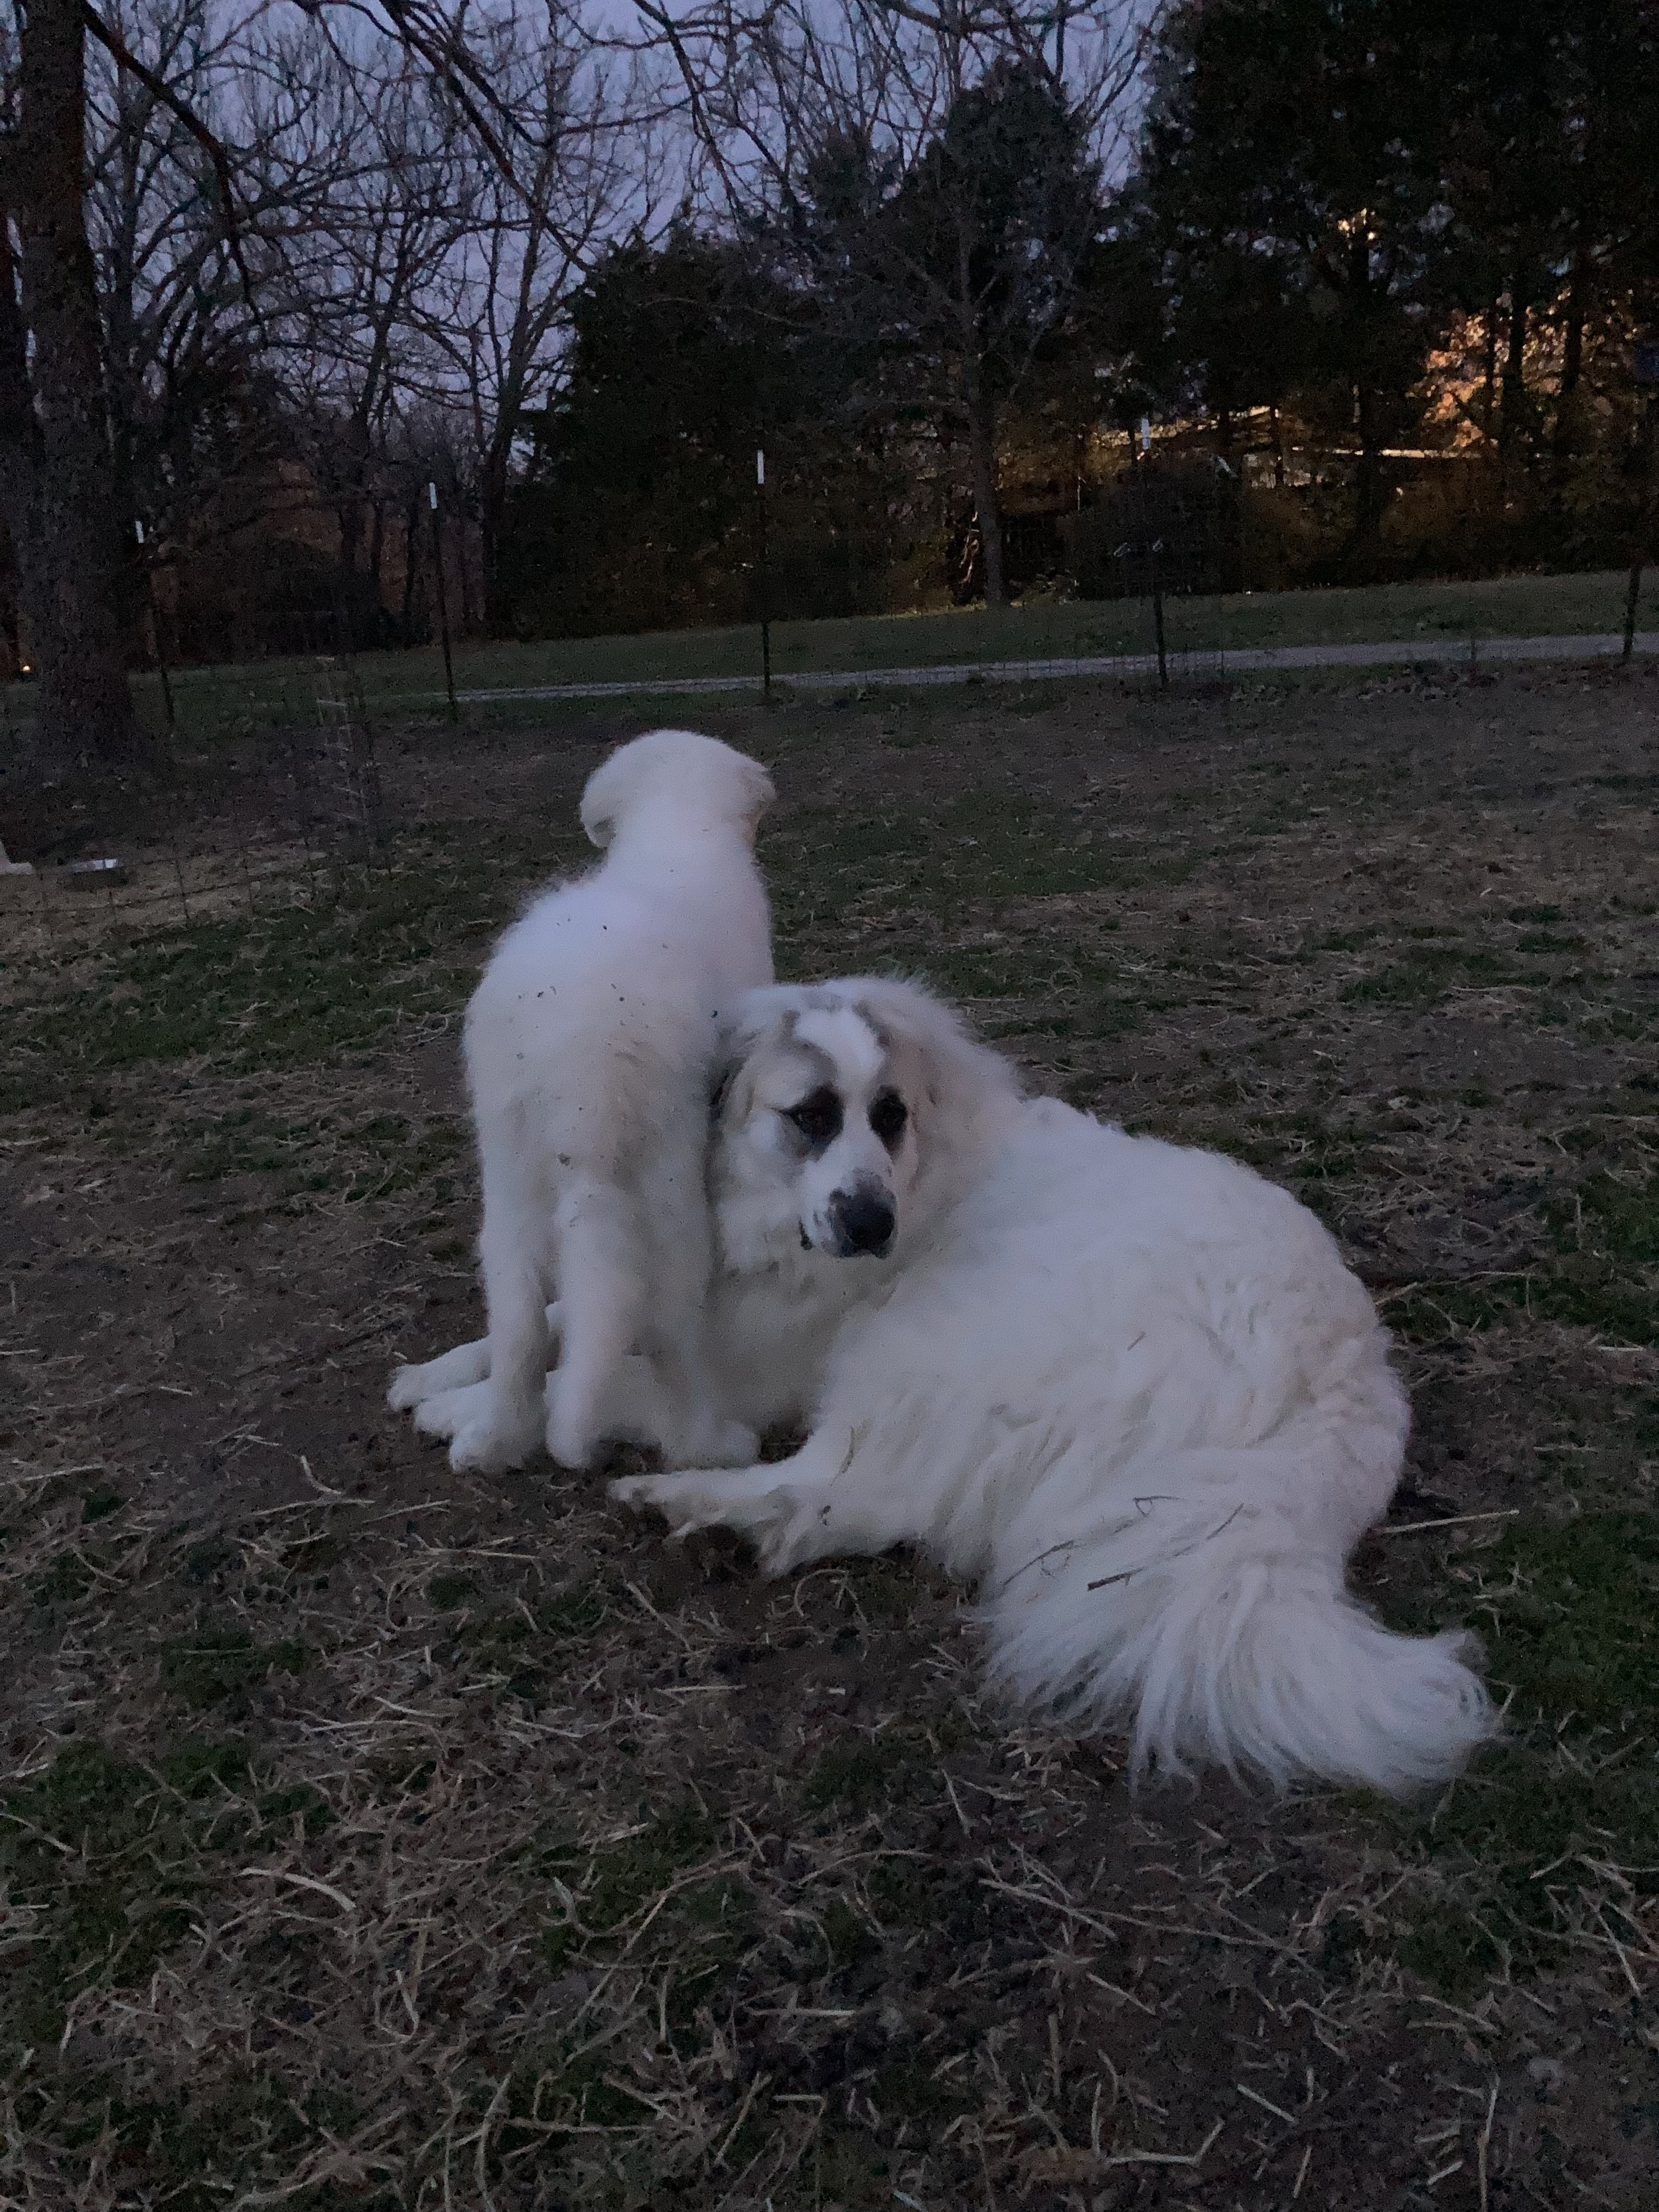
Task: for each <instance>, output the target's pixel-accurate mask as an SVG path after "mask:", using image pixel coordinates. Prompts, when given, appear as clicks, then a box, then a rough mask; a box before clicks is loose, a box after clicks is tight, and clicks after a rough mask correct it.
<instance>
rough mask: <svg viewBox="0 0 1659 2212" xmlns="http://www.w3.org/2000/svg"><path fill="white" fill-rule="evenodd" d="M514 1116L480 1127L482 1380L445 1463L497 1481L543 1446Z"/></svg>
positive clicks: (531, 1204) (532, 1288)
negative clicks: (485, 1314)
mask: <svg viewBox="0 0 1659 2212" xmlns="http://www.w3.org/2000/svg"><path fill="white" fill-rule="evenodd" d="M523 1141H524V1133H523V1131H522V1129H521V1127H519V1126H518V1121H517V1117H511V1118H506V1117H504V1118H503V1119H502V1120H501V1121H497V1122H495V1123H494V1124H492V1125H487V1124H486V1123H485V1122H484V1121H483V1120H482V1119H481V1120H480V1122H479V1125H478V1154H479V1160H480V1164H481V1166H482V1169H483V1231H482V1232H481V1234H480V1236H479V1238H478V1259H479V1263H480V1268H481V1271H482V1273H483V1287H484V1303H485V1304H486V1306H487V1307H488V1309H489V1339H488V1352H489V1366H488V1369H487V1375H488V1380H487V1381H485V1382H483V1383H481V1385H480V1395H479V1404H478V1410H477V1413H472V1414H470V1415H469V1416H468V1418H467V1419H465V1421H464V1422H463V1423H462V1425H460V1427H459V1428H458V1429H457V1430H456V1431H455V1438H454V1442H453V1443H452V1444H451V1446H450V1448H449V1463H450V1465H451V1466H452V1467H453V1468H456V1469H457V1470H458V1471H460V1470H462V1469H465V1468H476V1469H477V1471H478V1472H479V1473H480V1474H498V1473H500V1471H501V1469H502V1468H509V1467H522V1466H523V1465H524V1463H525V1462H526V1460H527V1459H529V1458H530V1457H531V1456H532V1454H533V1453H534V1452H535V1450H536V1449H537V1447H538V1445H539V1444H540V1443H541V1441H542V1435H543V1429H544V1393H545V1389H546V1385H547V1356H548V1332H547V1286H546V1285H545V1283H544V1280H543V1279H542V1267H541V1259H540V1243H539V1240H540V1238H541V1237H542V1234H543V1231H542V1225H541V1223H540V1220H539V1218H538V1215H539V1206H538V1196H539V1194H538V1190H537V1188H536V1187H535V1185H534V1183H533V1182H532V1181H530V1180H529V1179H528V1178H527V1177H526V1175H525V1173H524V1170H523V1169H522V1167H521V1165H520V1157H519V1155H520V1147H521V1146H522V1144H523Z"/></svg>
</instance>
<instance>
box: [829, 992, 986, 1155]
mask: <svg viewBox="0 0 1659 2212" xmlns="http://www.w3.org/2000/svg"><path fill="white" fill-rule="evenodd" d="M856 989H857V992H858V996H857V997H856V998H855V1000H854V1004H855V1005H856V1006H858V1010H859V1012H860V1013H861V1014H862V1015H863V1017H864V1018H865V1019H866V1021H867V1022H868V1023H869V1024H870V1026H871V1028H872V1030H875V1032H876V1034H877V1035H878V1036H879V1037H880V1038H881V1039H882V1041H883V1042H884V1045H885V1046H886V1048H887V1049H888V1050H889V1052H890V1053H891V1054H892V1056H893V1059H894V1061H895V1064H896V1066H902V1068H903V1069H904V1071H905V1077H906V1079H907V1081H908V1086H909V1088H910V1089H911V1090H912V1091H915V1092H916V1093H917V1094H919V1095H918V1096H917V1097H913V1098H912V1100H911V1103H913V1104H915V1103H919V1104H921V1107H922V1109H923V1110H924V1116H925V1117H926V1118H929V1119H933V1120H935V1121H943V1122H944V1123H945V1124H946V1125H947V1126H949V1127H954V1128H965V1127H967V1126H969V1124H970V1123H971V1122H972V1121H975V1119H976V1118H977V1116H978V1115H979V1114H980V1112H981V1110H982V1109H984V1108H986V1107H987V1106H988V1105H990V1104H991V1103H992V1102H993V1101H996V1100H1002V1099H1008V1098H1013V1097H1018V1094H1019V1079H1018V1076H1017V1075H1016V1073H1015V1072H1014V1070H1013V1068H1012V1066H1011V1065H1010V1064H1009V1062H1008V1061H1007V1060H1005V1059H1004V1058H1003V1057H1002V1055H1001V1054H1000V1053H998V1052H994V1051H993V1050H992V1049H991V1048H990V1047H989V1046H988V1045H984V1044H981V1042H979V1040H978V1038H977V1037H975V1036H974V1035H973V1033H972V1031H971V1030H969V1027H968V1025H967V1024H966V1023H965V1022H964V1021H963V1018H962V1017H961V1016H960V1015H959V1014H957V1012H954V1010H953V1009H952V1008H951V1007H949V1006H945V1004H943V1002H942V1001H941V1000H938V999H936V998H934V997H933V994H932V993H931V992H928V991H925V990H923V989H922V988H921V987H920V986H919V985H917V984H915V983H908V982H903V981H898V980H896V979H893V980H889V979H888V978H885V977H884V978H881V979H880V980H874V979H872V980H871V981H867V982H861V983H860V984H859V985H858V986H857V987H856Z"/></svg>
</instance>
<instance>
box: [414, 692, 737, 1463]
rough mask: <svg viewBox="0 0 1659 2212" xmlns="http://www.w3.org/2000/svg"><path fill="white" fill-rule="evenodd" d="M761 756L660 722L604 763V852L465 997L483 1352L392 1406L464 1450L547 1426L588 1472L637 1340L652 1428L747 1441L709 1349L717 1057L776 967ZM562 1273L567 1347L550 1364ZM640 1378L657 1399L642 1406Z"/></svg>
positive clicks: (564, 1457) (688, 1443) (526, 925)
mask: <svg viewBox="0 0 1659 2212" xmlns="http://www.w3.org/2000/svg"><path fill="white" fill-rule="evenodd" d="M772 795H773V792H772V782H771V779H770V777H769V775H767V773H766V771H765V769H763V768H762V767H760V766H759V764H758V763H756V762H754V761H751V760H749V759H747V758H746V757H744V755H743V754H741V753H738V752H734V751H733V750H732V748H731V747H730V746H729V745H723V744H720V743H719V742H718V741H717V740H715V739H714V738H704V737H698V736H696V735H695V734H693V733H692V732H690V731H688V730H658V731H656V732H653V734H652V735H650V736H648V737H643V738H635V741H634V742H633V743H632V744H627V745H623V746H622V747H621V748H620V749H619V750H617V751H616V752H614V753H612V754H611V757H610V758H609V759H608V760H606V761H605V763H603V764H602V765H601V766H600V767H599V769H596V770H595V772H594V774H593V775H592V776H591V777H590V778H589V779H588V782H587V785H586V789H585V790H584V791H583V793H582V801H581V821H582V827H583V829H585V830H586V832H587V835H588V836H589V837H590V838H591V839H592V842H593V843H594V844H596V845H598V846H600V847H601V848H605V861H604V863H603V865H602V866H599V868H597V869H596V870H595V871H594V872H592V874H591V875H589V876H586V877H584V878H582V879H581V880H580V882H577V883H574V884H567V885H565V886H564V887H562V888H561V889H556V890H551V891H549V892H547V893H545V894H544V896H541V897H540V898H538V899H537V901H536V902H535V903H534V904H533V905H532V906H531V907H530V908H529V909H528V910H527V911H526V913H525V914H524V915H522V916H521V917H520V920H519V921H516V922H514V923H513V926H512V927H511V928H510V929H508V930H507V933H506V934H505V935H504V936H503V937H502V938H501V941H500V943H499V944H498V945H496V947H495V952H494V954H493V955H492V957H491V958H490V961H489V966H488V968H487V969H485V971H484V975H483V981H482V982H481V983H480V984H479V986H478V988H477V992H476V993H475V994H474V996H473V999H472V1001H471V1005H470V1006H468V1008H467V1014H466V1029H465V1046H466V1072H467V1084H468V1088H469V1091H470V1092H471V1100H472V1111H473V1118H474V1121H475V1123H476V1126H477V1139H478V1156H479V1164H480V1168H481V1170H482V1180H483V1231H482V1233H481V1235H480V1237H479V1240H478V1250H479V1257H480V1260H481V1262H482V1267H483V1286H484V1297H485V1301H486V1304H487V1306H488V1310H489V1339H488V1352H487V1364H486V1366H485V1369H484V1373H485V1375H486V1376H487V1380H485V1381H483V1383H482V1385H481V1386H480V1387H477V1388H475V1389H471V1390H470V1391H469V1392H467V1393H466V1394H465V1398H464V1399H461V1400H456V1399H454V1398H453V1397H452V1396H450V1395H447V1394H448V1393H449V1392H451V1390H452V1389H453V1385H454V1384H455V1383H459V1382H471V1380H472V1379H473V1377H474V1376H475V1373H476V1372H477V1362H476V1360H474V1359H471V1358H463V1359H461V1360H460V1361H459V1364H458V1361H457V1358H456V1356H455V1355H453V1354H452V1355H449V1356H448V1357H447V1358H443V1359H438V1360H434V1361H430V1362H428V1364H426V1365H425V1366H422V1367H406V1368H404V1370H402V1371H401V1372H400V1373H399V1374H398V1376H396V1378H395V1379H394V1381H393V1383H392V1389H391V1393H390V1400H391V1403H392V1406H393V1407H398V1408H403V1407H418V1408H420V1413H419V1416H418V1418H419V1419H420V1422H421V1425H422V1426H423V1427H425V1428H427V1429H428V1430H429V1431H434V1432H435V1433H438V1434H442V1435H447V1436H450V1437H453V1443H452V1446H451V1449H450V1461H451V1464H452V1465H453V1466H454V1467H456V1468H483V1469H487V1470H494V1469H498V1468H507V1467H516V1466H520V1465H522V1463H523V1462H524V1461H525V1460H526V1459H527V1458H528V1457H529V1456H530V1455H532V1453H533V1452H534V1451H536V1450H537V1449H539V1448H540V1446H541V1444H542V1443H543V1440H544V1437H545V1442H546V1446H547V1449H548V1450H549V1451H550V1452H551V1454H552V1455H553V1456H554V1458H555V1459H556V1460H560V1461H562V1462H563V1463H564V1464H565V1465H566V1466H567V1467H578V1468H579V1467H585V1466H586V1464H587V1462H588V1460H589V1458H590V1456H591V1455H592V1450H593V1448H594V1445H595V1444H596V1443H598V1442H599V1438H600V1437H601V1436H602V1435H603V1434H604V1433H605V1427H606V1407H607V1405H608V1403H609V1401H610V1398H611V1395H612V1394H613V1393H614V1391H615V1389H616V1387H617V1376H618V1372H619V1370H620V1369H621V1367H622V1363H623V1361H624V1359H625V1358H627V1357H628V1355H629V1353H630V1352H639V1353H642V1354H644V1355H645V1356H646V1359H647V1367H646V1369H645V1370H644V1371H643V1373H641V1371H639V1370H638V1369H637V1367H636V1369H635V1374H634V1376H633V1380H632V1383H631V1385H630V1389H631V1393H632V1396H633V1399H634V1401H635V1412H636V1415H637V1417H638V1418H639V1419H641V1422H642V1424H643V1428H644V1432H645V1433H646V1434H647V1435H648V1436H649V1437H651V1439H652V1440H653V1441H654V1442H656V1443H659V1444H660V1445H661V1446H662V1448H663V1449H664V1450H665V1452H666V1453H667V1454H668V1455H670V1456H671V1457H674V1458H678V1459H690V1460H697V1461H709V1462H715V1463H720V1462H726V1461H730V1460H733V1459H747V1458H750V1457H752V1456H753V1454H754V1450H755V1437H754V1433H753V1431H750V1430H749V1429H746V1428H745V1427H744V1426H743V1425H741V1424H739V1423H737V1422H735V1421H732V1420H731V1419H729V1418H727V1416H726V1413H725V1412H724V1410H723V1408H722V1407H721V1404H720V1393H719V1389H718V1386H717V1384H716V1383H715V1381H714V1377H713V1376H712V1374H711V1371H710V1368H709V1363H708V1353H707V1350H706V1346H705V1341H704V1338H705V1328H706V1321H707V1291H708V1270H709V1263H710V1258H711V1235H710V1225H709V1217H708V1195H707V1190H706V1186H705V1182H704V1161H705V1154H706V1148H707V1136H708V1086H709V1076H708V1068H709V1061H710V1057H711V1054H712V1053H713V1051H714V1044H715V1040H716V1036H717V1035H718V1033H719V1030H718V1025H719V1024H720V1018H721V1017H722V1015H725V1014H729V1013H730V1011H731V1009H732V1004H733V1001H734V1000H736V999H737V998H738V994H740V993H742V992H743V991H744V990H746V989H748V988H749V987H750V986H752V985H755V984H757V983H764V982H768V981H770V978H771V974H772V951H771V937H770V929H769V917H768V914H767V905H766V894H765V891H764V890H763V886H762V884H761V880H760V876H759V872H758V871H757V868H756V866H755V861H754V836H755V828H756V824H757V822H758V821H759V819H760V817H761V815H762V813H763V811H764V810H765V808H766V806H767V805H768V803H769V801H770V799H771V798H772ZM555 1285H556V1286H557V1290H558V1297H559V1308H560V1321H561V1333H562V1357H561V1358H560V1362H559V1366H558V1370H557V1372H556V1374H555V1375H554V1376H552V1377H550V1378H549V1377H548V1376H547V1365H548V1352H549V1333H548V1327H547V1322H546V1318H545V1307H546V1301H547V1299H548V1297H549V1296H550V1292H551V1291H553V1289H554V1287H555ZM641 1395H643V1396H644V1398H645V1400H646V1401H647V1402H646V1403H645V1405H644V1407H643V1408H642V1410H641V1408H640V1407H639V1405H638V1401H640V1399H641Z"/></svg>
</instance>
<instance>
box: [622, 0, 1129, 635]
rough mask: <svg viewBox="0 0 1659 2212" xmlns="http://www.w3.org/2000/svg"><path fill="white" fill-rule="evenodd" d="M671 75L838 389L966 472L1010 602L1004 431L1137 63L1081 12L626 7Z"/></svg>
mask: <svg viewBox="0 0 1659 2212" xmlns="http://www.w3.org/2000/svg"><path fill="white" fill-rule="evenodd" d="M635 6H636V10H637V14H638V17H639V21H640V23H641V31H640V34H639V35H640V40H641V44H642V46H645V47H646V48H647V50H648V51H651V52H662V53H665V54H666V55H667V56H668V57H670V58H671V61H672V63H673V65H674V68H675V70H676V72H677V74H678V81H679V82H680V85H681V87H682V88H683V98H684V118H685V120H686V122H687V125H688V126H689V127H690V131H692V132H693V134H694V135H695V139H696V145H697V147H698V149H699V152H700V155H701V157H702V165H701V182H702V189H703V190H704V191H705V192H706V193H707V194H708V196H709V197H710V199H711V201H712V203H713V204H714V205H715V206H716V207H718V208H719V209H720V211H721V212H722V213H724V214H726V215H727V216H731V217H733V218H735V219H736V220H738V222H741V223H746V224H749V225H751V226H759V227H763V228H766V229H768V230H769V231H770V232H771V234H773V235H774V236H775V237H779V236H781V237H782V238H784V239H785V240H787V241H788V242H789V243H790V244H791V245H792V246H793V247H794V249H795V250H796V251H797V252H798V253H799V258H800V263H801V268H802V276H803V279H804V281H805V283H807V284H808V285H810V286H811V289H812V290H813V292H814V293H815V294H816V295H817V300H818V302H819V305H820V307H821V308H823V307H827V308H828V310H829V314H830V316H831V319H832V323H833V325H834V327H836V330H837V331H838V332H839V334H840V338H841V343H842V345H843V347H844V349H845V351H846V355H847V359H848V368H849V381H852V382H854V384H855V386H858V387H859V388H860V391H861V392H862V394H863V396H864V397H865V398H866V400H867V401H868V403H869V404H875V405H879V404H883V402H884V398H885V397H888V396H890V393H891V391H892V389H893V386H894V385H895V382H897V383H899V384H901V385H902V387H903V388H904V390H905V391H906V392H907V393H908V396H909V397H910V398H911V400H912V401H914V400H915V399H917V398H921V399H925V400H926V402H927V404H928V405H929V406H930V407H931V408H932V409H933V411H934V413H935V416H936V419H937V421H938V422H939V427H940V428H941V430H942V431H944V432H945V434H946V435H951V436H954V435H957V434H960V435H962V436H963V442H964V444H965V446H966V449H967V452H968V454H969V471H970V475H971V479H972V487H973V495H974V504H975V513H976V517H977V521H978V527H979V534H980V539H981V547H982V550H983V555H984V563H985V575H986V590H987V598H988V599H989V600H990V601H991V603H992V604H993V605H1000V604H1001V603H1002V601H1003V600H1004V599H1005V598H1006V580H1005V577H1004V574H1003V557H1002V526H1001V515H1000V498H999V491H998V455H997V417H998V412H999V410H1000V407H1001V406H1002V405H1004V404H1006V401H1007V399H1008V398H1010V397H1012V394H1013V393H1014V392H1015V391H1016V390H1017V389H1018V386H1019V385H1020V383H1021V382H1022V381H1023V380H1024V377H1025V375H1026V374H1027V373H1028V371H1029V369H1030V365H1031V362H1033V361H1034V359H1035V358H1036V354H1037V351H1038V349H1039V348H1040V347H1041V346H1042V344H1043V343H1045V342H1046V341H1047V340H1048V338H1049V337H1051V336H1052V334H1053V333H1054V331H1056V329H1057V328H1058V327H1059V325H1060V323H1061V321H1062V320H1063V318H1064V316H1065V314H1066V310H1067V307H1068V306H1069V302H1070V300H1071V297H1072V295H1073V289H1074V286H1075V282H1076V279H1077V276H1078V275H1079V270H1080V268H1081V265H1082V261H1083V257H1084V254H1085V250H1086V248H1087V246H1088V244H1089V240H1090V238H1091V235H1092V231H1093V225H1094V222H1095V214H1096V210H1095V195H1096V188H1097V181H1098V177H1099V173H1100V167H1101V164H1102V161H1103V158H1104V156H1105V155H1106V153H1107V152H1108V151H1109V148H1110V145H1111V142H1112V140H1113V137H1114V134H1115V130H1116V128H1117V124H1118V118H1119V116H1120V112H1121V107H1122V104H1123V100H1124V95H1125V94H1126V93H1127V90H1128V89H1129V88H1130V86H1131V84H1132V83H1133V79H1134V75H1135V71H1136V68H1137V66H1138V63H1139V55H1140V52H1141V45H1142V17H1141V15H1139V14H1138V13H1137V12H1136V11H1135V10H1133V9H1125V8H1122V7H1119V6H1117V5H1115V4H1113V0H1095V3H1094V4H1091V5H1086V6H1080V7H1075V8H1073V7H1067V6H1066V4H1064V0H1061V4H1060V5H1059V6H1058V7H1056V6H1054V5H1046V6H1042V7H1036V6H1031V5H1029V4H1025V0H998V4H996V5H975V0H940V4H939V5H937V6H934V5H930V4H925V0H915V4H912V0H837V4H835V5H828V4H824V0H783V4H781V5H780V6H777V7H775V8H771V9H768V10H767V11H766V12H765V14H764V15H760V16H754V17H750V16H744V15H741V14H740V13H739V12H738V9H737V8H736V7H735V5H731V4H726V0H712V4H710V5H708V6H706V7H703V8H701V9H694V10H692V11H690V12H689V13H677V12H676V11H675V10H674V9H672V8H671V6H670V5H668V4H667V0H635Z"/></svg>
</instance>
